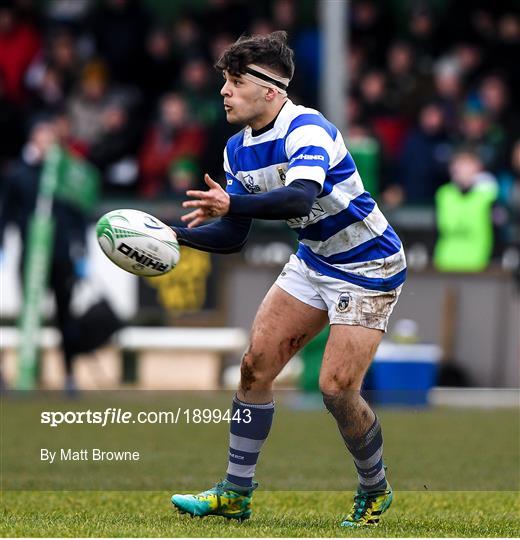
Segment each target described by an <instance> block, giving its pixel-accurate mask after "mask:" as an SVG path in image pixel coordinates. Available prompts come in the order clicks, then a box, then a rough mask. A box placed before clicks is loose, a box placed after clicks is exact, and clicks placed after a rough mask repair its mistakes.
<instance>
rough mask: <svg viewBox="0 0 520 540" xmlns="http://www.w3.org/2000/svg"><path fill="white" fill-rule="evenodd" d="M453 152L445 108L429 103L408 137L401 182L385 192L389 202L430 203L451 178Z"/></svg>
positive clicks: (384, 196) (421, 112) (398, 181)
mask: <svg viewBox="0 0 520 540" xmlns="http://www.w3.org/2000/svg"><path fill="white" fill-rule="evenodd" d="M451 153H452V146H451V144H450V140H449V138H448V136H447V134H446V129H445V121H444V116H443V112H442V108H441V107H440V106H439V105H438V104H437V103H435V102H431V103H427V104H426V105H425V106H424V107H423V108H422V109H421V111H420V113H419V121H418V125H417V127H416V128H415V129H414V130H413V131H412V132H411V133H410V134H409V136H408V138H407V139H406V142H405V145H404V150H403V153H402V156H401V163H400V168H399V175H398V178H397V185H394V186H392V187H391V188H390V190H389V191H388V192H385V194H384V195H383V198H384V200H385V202H386V203H387V204H393V205H396V204H400V203H401V202H404V201H406V202H407V203H410V204H428V203H430V202H431V201H432V200H433V196H434V194H435V191H436V190H437V188H438V187H439V186H440V185H441V184H442V183H443V182H446V181H447V180H448V176H447V166H448V162H449V159H450V158H451ZM400 190H401V194H399V191H400Z"/></svg>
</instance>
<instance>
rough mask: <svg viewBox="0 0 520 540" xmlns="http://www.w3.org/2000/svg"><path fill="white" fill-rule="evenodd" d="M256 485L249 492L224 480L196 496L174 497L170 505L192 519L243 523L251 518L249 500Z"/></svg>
mask: <svg viewBox="0 0 520 540" xmlns="http://www.w3.org/2000/svg"><path fill="white" fill-rule="evenodd" d="M257 486H258V484H257V483H256V482H254V485H253V487H252V488H251V489H250V490H244V489H241V488H240V487H239V486H235V485H234V484H231V482H228V481H227V480H224V481H223V482H219V483H218V484H216V485H215V487H213V488H211V489H208V490H207V491H203V492H202V493H199V494H198V495H174V496H173V497H172V504H173V506H175V508H177V510H179V512H180V513H181V514H190V515H191V516H192V517H195V516H198V517H201V518H202V517H205V516H222V517H225V518H227V519H237V520H239V521H243V520H245V519H249V518H250V517H251V512H252V510H251V500H252V498H253V491H254V490H255V489H256V488H257Z"/></svg>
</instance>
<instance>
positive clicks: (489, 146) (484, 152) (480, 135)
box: [457, 102, 505, 172]
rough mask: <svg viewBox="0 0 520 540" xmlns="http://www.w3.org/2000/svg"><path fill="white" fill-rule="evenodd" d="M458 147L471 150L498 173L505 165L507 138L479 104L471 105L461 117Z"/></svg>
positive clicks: (488, 167) (487, 166)
mask: <svg viewBox="0 0 520 540" xmlns="http://www.w3.org/2000/svg"><path fill="white" fill-rule="evenodd" d="M460 122H461V125H460V134H459V136H458V138H457V143H458V146H463V147H465V148H471V149H472V150H473V151H474V152H475V153H477V154H478V155H479V156H480V157H481V159H482V160H483V162H484V166H485V167H486V168H487V169H488V170H491V171H493V172H497V171H498V170H500V169H501V168H502V167H503V165H504V160H505V155H504V152H505V146H504V145H505V136H504V132H503V130H502V129H501V128H500V127H499V126H496V127H495V128H494V126H493V124H492V123H491V122H490V118H489V116H488V115H487V113H486V111H485V110H484V108H483V107H482V105H481V104H480V103H479V102H475V103H469V104H468V105H467V106H466V108H465V109H464V112H463V113H462V117H461V120H460Z"/></svg>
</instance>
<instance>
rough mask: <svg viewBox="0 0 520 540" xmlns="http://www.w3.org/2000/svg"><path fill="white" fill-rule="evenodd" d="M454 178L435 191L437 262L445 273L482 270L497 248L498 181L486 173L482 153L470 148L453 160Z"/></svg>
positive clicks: (452, 175)
mask: <svg viewBox="0 0 520 540" xmlns="http://www.w3.org/2000/svg"><path fill="white" fill-rule="evenodd" d="M450 177H451V181H450V182H449V183H448V184H445V185H443V186H442V187H440V188H439V190H438V191H437V193H436V194H435V208H436V216H437V226H438V231H439V238H438V240H437V243H436V246H435V253H434V264H435V266H436V268H437V269H439V270H441V271H445V272H479V271H481V270H484V269H485V268H486V266H487V265H488V264H489V261H490V258H491V254H492V251H493V221H492V207H493V203H494V202H495V200H496V198H497V185H496V181H495V178H494V177H493V176H492V175H491V174H489V173H488V172H485V170H484V167H483V162H482V160H481V159H480V157H479V155H478V154H476V153H475V152H472V151H467V150H465V151H462V152H459V153H457V154H456V155H455V156H454V158H453V159H452V161H451V163H450Z"/></svg>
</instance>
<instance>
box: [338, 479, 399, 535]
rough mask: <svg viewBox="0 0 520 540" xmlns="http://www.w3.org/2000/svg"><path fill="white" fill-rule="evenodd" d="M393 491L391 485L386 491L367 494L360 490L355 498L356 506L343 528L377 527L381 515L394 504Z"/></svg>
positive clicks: (344, 521)
mask: <svg viewBox="0 0 520 540" xmlns="http://www.w3.org/2000/svg"><path fill="white" fill-rule="evenodd" d="M392 499H393V491H392V488H391V487H390V485H388V486H387V488H386V489H385V490H384V491H376V492H374V493H366V492H364V491H361V490H359V489H358V491H357V493H356V495H355V496H354V504H353V505H352V509H351V510H350V512H349V514H348V515H347V517H346V518H345V519H344V520H343V521H342V523H341V526H342V527H370V526H374V525H377V524H378V523H379V520H380V518H381V515H382V514H383V513H384V512H386V511H387V510H388V508H389V507H390V505H391V504H392Z"/></svg>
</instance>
